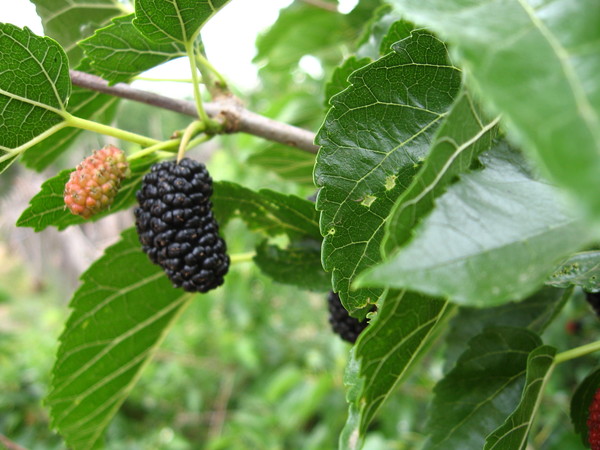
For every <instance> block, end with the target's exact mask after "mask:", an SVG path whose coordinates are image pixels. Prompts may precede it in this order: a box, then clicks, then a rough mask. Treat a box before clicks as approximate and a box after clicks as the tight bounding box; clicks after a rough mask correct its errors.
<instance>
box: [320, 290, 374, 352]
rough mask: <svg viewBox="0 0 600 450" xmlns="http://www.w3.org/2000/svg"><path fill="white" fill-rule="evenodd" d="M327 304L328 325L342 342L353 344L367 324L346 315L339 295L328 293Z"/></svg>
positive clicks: (346, 312)
mask: <svg viewBox="0 0 600 450" xmlns="http://www.w3.org/2000/svg"><path fill="white" fill-rule="evenodd" d="M327 304H328V307H329V323H330V324H331V328H332V329H333V331H334V332H335V333H337V334H338V335H339V336H340V337H341V338H342V339H343V340H345V341H348V342H350V343H352V344H354V343H355V342H356V340H357V339H358V336H359V335H360V333H361V332H362V331H363V330H364V329H365V328H366V327H367V325H368V322H367V321H366V320H364V321H362V322H361V321H360V320H358V319H356V318H354V317H352V316H351V315H350V314H348V311H346V308H344V306H343V305H342V302H341V300H340V297H339V295H337V294H336V293H335V292H333V291H330V292H329V295H328V296H327Z"/></svg>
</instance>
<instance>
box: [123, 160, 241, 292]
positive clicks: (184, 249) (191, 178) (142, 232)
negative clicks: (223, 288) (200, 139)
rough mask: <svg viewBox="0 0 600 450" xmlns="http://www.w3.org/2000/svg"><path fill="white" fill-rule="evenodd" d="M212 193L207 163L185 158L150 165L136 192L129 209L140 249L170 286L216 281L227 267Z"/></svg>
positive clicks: (191, 287) (195, 288) (208, 285)
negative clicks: (133, 204)
mask: <svg viewBox="0 0 600 450" xmlns="http://www.w3.org/2000/svg"><path fill="white" fill-rule="evenodd" d="M211 195H212V179H211V178H210V175H209V174H208V171H207V170H206V167H205V166H204V164H202V163H199V162H197V161H194V160H192V159H189V158H183V159H182V160H181V161H180V162H179V163H176V162H175V161H163V162H160V163H157V164H155V165H154V166H152V169H151V171H150V172H149V173H147V174H146V175H145V176H144V178H143V180H142V186H141V188H140V190H139V191H138V192H137V200H138V202H139V207H137V208H135V210H134V214H135V219H136V220H135V222H136V228H137V232H138V236H139V239H140V242H141V243H142V249H143V250H144V252H145V253H146V254H147V255H148V257H149V258H150V260H151V261H152V262H153V263H155V264H158V265H159V266H161V267H162V268H163V270H164V271H165V273H166V274H167V276H168V277H169V279H170V280H171V282H172V283H173V285H174V286H175V287H182V288H183V289H184V290H186V291H188V292H207V291H209V290H211V289H214V288H216V287H218V286H220V285H221V284H223V277H224V276H225V274H226V273H227V271H228V269H229V257H228V256H227V254H226V250H227V248H226V245H225V241H224V240H223V239H222V238H221V237H220V236H219V225H218V224H217V221H216V220H215V218H214V216H213V213H212V210H211V208H212V203H211V202H210V196H211Z"/></svg>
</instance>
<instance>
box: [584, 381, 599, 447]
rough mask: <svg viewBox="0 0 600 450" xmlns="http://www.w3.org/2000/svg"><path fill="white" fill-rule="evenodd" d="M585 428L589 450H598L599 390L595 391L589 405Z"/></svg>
mask: <svg viewBox="0 0 600 450" xmlns="http://www.w3.org/2000/svg"><path fill="white" fill-rule="evenodd" d="M587 427H588V442H589V443H590V447H591V449H592V450H600V389H598V390H597V391H596V393H595V394H594V398H593V399H592V403H590V409H589V415H588V420H587Z"/></svg>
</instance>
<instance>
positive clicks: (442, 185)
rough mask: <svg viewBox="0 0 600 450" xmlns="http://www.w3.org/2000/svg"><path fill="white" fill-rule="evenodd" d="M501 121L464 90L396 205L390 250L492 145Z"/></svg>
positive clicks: (390, 222) (390, 221)
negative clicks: (477, 103) (485, 113)
mask: <svg viewBox="0 0 600 450" xmlns="http://www.w3.org/2000/svg"><path fill="white" fill-rule="evenodd" d="M497 122H498V121H497V120H488V119H486V118H485V117H484V115H483V114H482V112H481V110H480V108H479V107H478V105H476V104H475V103H474V101H473V99H472V98H471V96H470V95H469V93H467V92H462V93H461V94H460V96H459V97H458V98H457V100H456V103H455V104H454V105H453V107H452V110H451V111H450V112H449V114H448V116H447V117H446V120H445V121H444V123H443V124H442V126H441V127H440V129H439V132H438V134H437V136H436V138H435V141H434V143H433V146H432V149H431V152H430V154H429V156H428V157H427V160H426V161H425V164H423V166H422V167H421V170H420V171H419V173H418V174H417V175H416V176H415V178H414V179H413V181H412V184H411V185H410V187H409V188H408V189H407V190H406V191H405V192H404V193H403V194H402V195H401V196H400V198H399V199H398V200H397V201H396V204H395V205H394V207H393V208H392V211H391V213H390V216H389V218H388V222H387V224H386V235H385V238H384V242H383V244H384V246H385V250H386V253H388V254H389V253H394V252H395V251H397V249H398V248H399V247H401V246H402V245H403V244H404V243H406V241H408V240H409V238H410V237H411V232H412V229H413V228H414V226H415V225H416V224H417V223H418V221H419V220H421V218H423V217H424V216H425V215H427V214H428V213H429V212H430V211H431V210H432V209H433V206H434V202H435V199H436V198H437V197H439V196H440V195H441V194H442V193H444V191H445V190H446V187H447V186H448V185H449V184H450V183H451V182H452V181H454V180H455V178H456V177H457V176H458V175H460V174H461V173H463V172H466V171H468V170H469V169H470V168H471V166H472V165H473V164H474V162H476V161H477V156H478V155H479V154H480V153H482V152H483V151H486V150H489V149H490V148H491V146H492V143H493V139H494V137H495V136H496V134H497V131H498V127H497V126H496V124H497Z"/></svg>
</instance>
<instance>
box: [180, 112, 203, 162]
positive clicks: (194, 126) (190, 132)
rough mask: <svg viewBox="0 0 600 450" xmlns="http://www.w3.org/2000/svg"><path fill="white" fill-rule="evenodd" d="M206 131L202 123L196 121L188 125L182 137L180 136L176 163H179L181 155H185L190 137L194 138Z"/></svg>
mask: <svg viewBox="0 0 600 450" xmlns="http://www.w3.org/2000/svg"><path fill="white" fill-rule="evenodd" d="M205 129H206V125H205V124H204V122H200V121H198V120H195V121H193V122H192V123H190V124H189V125H188V126H187V128H186V129H185V131H184V132H183V136H181V141H180V142H179V151H178V152H177V163H179V161H181V159H182V158H183V155H185V152H186V150H187V149H188V145H189V143H190V141H191V140H192V137H193V136H195V135H196V134H197V133H198V132H200V131H204V130H205Z"/></svg>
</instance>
